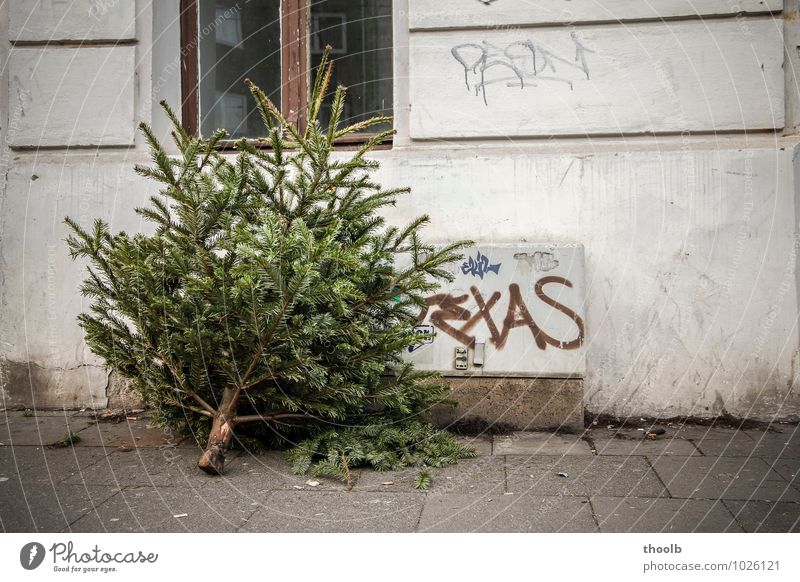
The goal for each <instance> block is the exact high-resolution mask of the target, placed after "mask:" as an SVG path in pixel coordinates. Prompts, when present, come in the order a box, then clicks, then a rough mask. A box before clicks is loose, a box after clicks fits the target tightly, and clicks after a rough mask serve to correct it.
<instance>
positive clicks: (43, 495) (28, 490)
mask: <svg viewBox="0 0 800 582" xmlns="http://www.w3.org/2000/svg"><path fill="white" fill-rule="evenodd" d="M117 492H118V490H117V489H113V488H111V487H83V486H82V485H63V484H55V485H51V484H49V483H47V484H45V483H36V484H24V483H20V482H19V481H5V482H2V483H0V525H2V530H3V531H4V532H7V533H8V532H40V533H41V532H48V533H55V532H59V531H61V530H62V529H64V528H65V527H67V526H68V525H69V524H70V523H72V522H73V521H75V520H77V519H78V518H80V517H81V516H83V515H85V514H87V513H88V512H90V511H91V510H92V509H93V508H94V507H95V506H96V505H99V504H101V503H103V502H104V501H105V500H107V499H108V498H109V497H111V496H112V495H114V494H116V493H117Z"/></svg>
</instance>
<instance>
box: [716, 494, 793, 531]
mask: <svg viewBox="0 0 800 582" xmlns="http://www.w3.org/2000/svg"><path fill="white" fill-rule="evenodd" d="M724 503H725V505H726V506H727V507H728V509H730V510H731V513H733V514H734V515H735V516H736V519H737V521H738V522H739V523H740V524H741V525H742V527H743V528H744V529H745V530H746V531H748V532H762V533H797V532H800V503H781V502H779V503H767V502H766V501H733V500H726V501H725V502H724Z"/></svg>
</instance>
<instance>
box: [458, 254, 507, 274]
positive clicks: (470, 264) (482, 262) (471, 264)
mask: <svg viewBox="0 0 800 582" xmlns="http://www.w3.org/2000/svg"><path fill="white" fill-rule="evenodd" d="M500 266H501V265H500V263H496V264H494V265H490V264H489V258H488V257H487V256H486V255H483V254H481V252H480V251H478V255H477V257H476V258H474V259H473V258H472V257H470V258H469V259H468V260H466V261H464V263H463V264H462V265H461V272H462V273H463V274H464V275H467V274H469V275H472V276H473V277H476V276H477V277H480V278H481V279H483V276H484V275H485V274H486V273H494V274H495V275H499V274H500Z"/></svg>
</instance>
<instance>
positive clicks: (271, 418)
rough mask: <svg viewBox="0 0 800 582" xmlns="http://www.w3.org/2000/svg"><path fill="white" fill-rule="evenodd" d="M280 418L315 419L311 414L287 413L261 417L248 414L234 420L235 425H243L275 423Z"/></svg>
mask: <svg viewBox="0 0 800 582" xmlns="http://www.w3.org/2000/svg"><path fill="white" fill-rule="evenodd" d="M279 418H313V417H312V416H311V415H309V414H305V413H303V412H286V413H281V414H271V415H266V416H265V415H261V414H248V415H246V416H237V417H236V418H235V419H234V424H242V423H245V422H258V421H264V422H269V421H274V420H277V419H279Z"/></svg>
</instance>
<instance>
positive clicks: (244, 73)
mask: <svg viewBox="0 0 800 582" xmlns="http://www.w3.org/2000/svg"><path fill="white" fill-rule="evenodd" d="M198 4H199V17H200V19H199V20H200V21H199V25H200V26H199V34H200V42H199V52H200V131H201V134H202V135H203V136H206V137H207V136H209V135H210V134H211V133H212V132H213V131H214V130H216V129H217V128H220V127H222V128H225V129H227V130H228V132H229V133H230V134H231V137H232V138H234V139H236V138H240V137H262V136H263V135H264V133H265V132H264V130H263V128H262V124H261V119H260V116H259V114H258V111H257V110H256V108H255V105H254V102H253V100H252V98H251V97H250V92H249V90H248V89H247V86H246V85H245V84H244V80H245V79H247V78H250V79H251V80H252V81H253V82H254V83H256V84H257V85H258V86H260V87H261V88H262V89H263V90H264V91H265V92H266V93H267V95H268V96H269V98H270V99H272V101H273V102H274V103H276V104H278V105H280V102H281V52H280V46H281V28H280V0H216V1H209V0H205V1H201V2H199V3H198Z"/></svg>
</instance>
